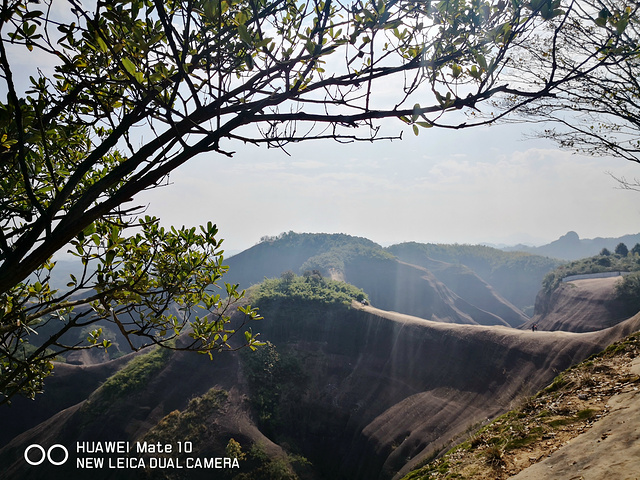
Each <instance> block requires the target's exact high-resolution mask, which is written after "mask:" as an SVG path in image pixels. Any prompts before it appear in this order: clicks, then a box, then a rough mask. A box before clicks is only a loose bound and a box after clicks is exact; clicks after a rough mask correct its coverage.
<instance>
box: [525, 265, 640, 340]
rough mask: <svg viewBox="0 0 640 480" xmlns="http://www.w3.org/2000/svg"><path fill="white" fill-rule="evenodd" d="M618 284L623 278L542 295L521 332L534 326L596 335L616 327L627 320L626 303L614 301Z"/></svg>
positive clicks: (560, 288) (581, 283)
mask: <svg viewBox="0 0 640 480" xmlns="http://www.w3.org/2000/svg"><path fill="white" fill-rule="evenodd" d="M619 281H620V277H610V278H591V279H583V280H574V281H571V282H564V283H561V284H560V285H559V286H558V288H557V289H555V290H554V291H553V292H551V293H550V294H546V293H544V292H540V294H538V298H537V299H536V307H535V311H536V314H535V315H534V317H533V318H532V319H531V320H530V321H529V322H527V323H526V324H525V325H523V326H522V327H521V328H523V329H527V328H531V325H532V324H534V323H535V324H537V325H538V329H539V330H563V331H567V332H593V331H596V330H602V329H604V328H609V327H611V326H613V325H616V324H618V323H620V322H621V321H623V320H625V319H626V318H627V317H628V315H626V314H625V312H626V311H627V309H626V307H625V305H624V303H623V302H621V301H619V300H617V299H616V298H615V293H614V288H615V285H616V283H617V282H619Z"/></svg>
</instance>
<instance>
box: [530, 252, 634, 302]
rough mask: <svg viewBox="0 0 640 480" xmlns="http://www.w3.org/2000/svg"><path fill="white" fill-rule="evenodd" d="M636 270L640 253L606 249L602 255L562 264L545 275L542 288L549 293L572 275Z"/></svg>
mask: <svg viewBox="0 0 640 480" xmlns="http://www.w3.org/2000/svg"><path fill="white" fill-rule="evenodd" d="M635 271H640V255H638V254H636V253H634V250H632V251H631V252H628V254H627V255H621V254H617V253H611V252H609V251H607V250H606V249H605V250H603V252H602V253H601V254H600V255H595V256H593V257H588V258H582V259H580V260H575V261H573V262H570V263H567V264H565V265H560V266H559V267H558V268H556V269H555V270H553V271H551V272H549V273H548V274H547V275H546V276H545V277H544V279H543V281H542V288H543V290H544V291H545V292H547V293H550V292H553V291H554V290H555V289H556V288H558V285H560V283H561V282H562V279H563V278H566V277H570V276H572V275H587V274H592V273H605V272H635Z"/></svg>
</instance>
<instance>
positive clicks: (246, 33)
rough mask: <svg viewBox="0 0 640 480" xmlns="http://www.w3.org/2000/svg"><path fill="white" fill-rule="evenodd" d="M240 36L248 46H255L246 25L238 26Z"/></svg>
mask: <svg viewBox="0 0 640 480" xmlns="http://www.w3.org/2000/svg"><path fill="white" fill-rule="evenodd" d="M238 35H240V40H242V41H243V42H244V43H246V44H247V46H251V45H252V44H253V38H252V37H251V35H250V34H249V30H248V29H247V27H246V25H238Z"/></svg>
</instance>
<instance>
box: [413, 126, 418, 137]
mask: <svg viewBox="0 0 640 480" xmlns="http://www.w3.org/2000/svg"><path fill="white" fill-rule="evenodd" d="M413 134H414V135H415V136H416V137H417V136H418V135H419V134H420V130H419V129H418V126H417V125H414V126H413Z"/></svg>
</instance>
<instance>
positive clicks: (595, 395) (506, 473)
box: [405, 333, 640, 480]
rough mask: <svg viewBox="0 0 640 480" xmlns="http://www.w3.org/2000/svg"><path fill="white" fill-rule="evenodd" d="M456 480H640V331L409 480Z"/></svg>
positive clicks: (586, 363) (419, 471)
mask: <svg viewBox="0 0 640 480" xmlns="http://www.w3.org/2000/svg"><path fill="white" fill-rule="evenodd" d="M450 478H459V479H463V478H466V479H474V480H475V479H478V480H502V479H507V478H513V479H515V480H539V479H553V480H581V479H582V480H600V479H605V478H612V479H616V480H618V479H620V480H637V479H638V478H640V333H636V334H634V335H631V336H630V337H628V338H627V339H625V340H623V341H621V342H617V343H615V344H613V345H612V346H610V347H609V348H607V349H606V350H605V351H604V352H603V353H602V354H599V355H594V356H593V357H591V358H590V359H588V360H587V361H585V362H583V363H582V364H580V365H578V366H576V367H574V368H571V369H569V370H567V371H566V372H564V373H562V374H561V375H559V376H558V377H556V379H555V380H554V382H553V383H552V384H550V385H549V386H548V387H547V388H545V389H544V390H542V391H541V392H540V393H539V394H538V395H536V396H535V397H532V398H528V399H525V400H523V401H522V403H521V405H519V406H518V407H517V408H516V409H514V410H512V411H510V412H509V413H507V414H505V415H503V416H501V417H499V418H498V419H496V420H495V421H494V422H492V423H491V424H489V425H487V426H485V427H483V428H481V429H480V430H478V431H477V432H475V433H473V434H472V435H471V436H470V437H469V438H468V439H467V440H466V441H465V442H463V443H462V444H460V445H459V446H458V447H455V448H454V449H453V450H451V451H450V452H448V453H447V454H446V455H445V456H443V457H442V458H440V459H438V460H436V461H434V462H431V463H429V464H427V465H426V466H424V467H423V468H421V469H420V470H416V471H414V472H412V473H410V474H409V475H407V476H406V477H405V480H409V479H411V480H422V479H434V480H435V479H450Z"/></svg>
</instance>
